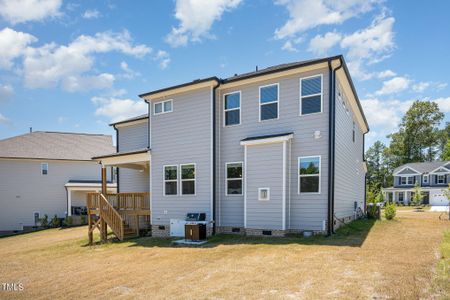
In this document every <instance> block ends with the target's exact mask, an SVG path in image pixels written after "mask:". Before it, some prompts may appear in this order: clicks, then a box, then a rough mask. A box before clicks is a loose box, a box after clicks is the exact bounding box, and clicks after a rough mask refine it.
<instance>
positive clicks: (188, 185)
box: [180, 164, 195, 195]
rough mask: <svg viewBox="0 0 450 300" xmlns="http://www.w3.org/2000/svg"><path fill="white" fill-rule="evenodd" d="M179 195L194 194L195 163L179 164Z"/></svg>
mask: <svg viewBox="0 0 450 300" xmlns="http://www.w3.org/2000/svg"><path fill="white" fill-rule="evenodd" d="M180 168H181V195H195V164H186V165H180Z"/></svg>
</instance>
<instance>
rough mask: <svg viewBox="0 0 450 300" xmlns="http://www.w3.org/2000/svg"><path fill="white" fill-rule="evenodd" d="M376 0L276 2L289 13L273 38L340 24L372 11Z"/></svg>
mask: <svg viewBox="0 0 450 300" xmlns="http://www.w3.org/2000/svg"><path fill="white" fill-rule="evenodd" d="M378 2H380V1H377V0H369V1H367V0H346V1H334V0H277V1H275V3H276V4H278V5H282V6H284V7H285V8H286V9H287V10H288V13H289V19H288V21H287V22H286V23H285V24H284V25H283V26H282V27H281V28H278V29H276V31H275V38H277V39H284V38H291V37H294V36H295V35H297V34H299V33H302V32H304V31H306V30H308V29H311V28H314V27H317V26H320V25H331V24H341V23H343V22H344V21H346V20H347V19H350V18H352V17H356V16H358V15H360V14H362V13H365V12H368V11H370V10H372V8H373V7H374V4H376V3H378Z"/></svg>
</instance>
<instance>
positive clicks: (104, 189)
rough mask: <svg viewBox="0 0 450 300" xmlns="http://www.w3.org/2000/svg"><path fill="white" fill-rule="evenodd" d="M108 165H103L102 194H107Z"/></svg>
mask: <svg viewBox="0 0 450 300" xmlns="http://www.w3.org/2000/svg"><path fill="white" fill-rule="evenodd" d="M106 193H107V191H106V167H105V166H103V165H102V194H103V195H105V196H106Z"/></svg>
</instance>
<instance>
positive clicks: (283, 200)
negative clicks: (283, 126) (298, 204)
mask: <svg viewBox="0 0 450 300" xmlns="http://www.w3.org/2000/svg"><path fill="white" fill-rule="evenodd" d="M286 143H287V142H286V141H284V142H283V191H282V196H281V201H282V210H281V211H282V214H283V215H282V217H281V219H282V222H283V223H282V229H283V230H286V148H287V147H286Z"/></svg>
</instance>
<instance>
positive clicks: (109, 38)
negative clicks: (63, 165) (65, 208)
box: [0, 0, 450, 145]
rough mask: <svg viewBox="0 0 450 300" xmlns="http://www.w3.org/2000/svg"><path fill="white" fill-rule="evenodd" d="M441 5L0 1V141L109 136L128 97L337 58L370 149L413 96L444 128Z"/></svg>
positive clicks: (446, 35) (447, 90)
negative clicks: (429, 103)
mask: <svg viewBox="0 0 450 300" xmlns="http://www.w3.org/2000/svg"><path fill="white" fill-rule="evenodd" d="M449 10H450V2H448V1H433V3H432V4H431V3H421V2H416V3H415V4H412V2H410V1H392V2H391V1H379V0H373V1H363V0H346V1H339V2H337V1H329V0H299V1H296V0H275V1H270V0H265V1H263V0H252V1H250V0H177V1H162V0H160V1H137V0H135V1H63V0H16V1H8V0H0V138H6V137H9V136H14V135H17V134H22V133H26V132H27V131H28V128H29V127H33V129H34V130H49V131H74V132H92V133H94V132H95V133H96V132H98V133H108V134H113V130H112V129H111V128H109V126H107V124H108V123H110V122H112V121H116V120H120V119H122V118H126V117H130V116H134V115H138V114H141V113H145V112H146V105H145V104H144V102H143V101H142V100H140V99H139V98H138V97H137V95H138V94H140V93H143V92H148V91H151V90H153V89H157V88H162V87H165V86H169V85H174V84H178V83H183V82H186V81H191V80H193V79H197V78H202V77H208V76H212V75H216V76H219V77H227V76H231V75H233V74H235V73H243V72H248V71H251V70H253V69H254V68H255V66H256V65H258V66H259V68H264V67H267V66H271V65H275V64H280V63H286V62H292V61H300V60H305V59H311V58H317V57H324V56H328V55H336V54H344V56H345V58H346V60H347V63H348V64H349V67H350V70H351V74H352V77H353V79H354V81H355V85H356V88H357V92H358V95H359V98H360V99H361V100H362V104H363V107H364V110H365V113H366V116H367V118H368V120H369V125H370V127H371V133H370V134H369V135H368V137H367V142H368V144H369V145H370V144H371V143H373V142H374V141H375V140H376V139H381V140H383V141H385V140H386V139H385V136H386V134H388V133H390V132H392V131H393V130H396V128H397V125H398V123H399V121H400V118H401V116H402V114H403V113H404V112H405V111H406V110H407V108H408V107H409V105H410V103H411V101H412V100H414V99H427V100H433V101H436V102H437V103H438V104H439V106H440V108H441V110H442V111H443V112H445V120H446V121H449V120H450V87H449V86H448V84H449V83H450V82H449V81H450V78H449V75H448V74H449V71H448V70H449V68H450V61H449V59H448V53H450V32H449V30H450V19H449V18H448V16H447V14H448V11H449Z"/></svg>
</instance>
